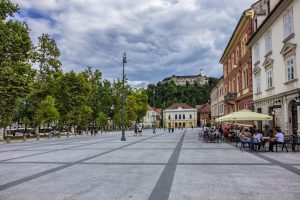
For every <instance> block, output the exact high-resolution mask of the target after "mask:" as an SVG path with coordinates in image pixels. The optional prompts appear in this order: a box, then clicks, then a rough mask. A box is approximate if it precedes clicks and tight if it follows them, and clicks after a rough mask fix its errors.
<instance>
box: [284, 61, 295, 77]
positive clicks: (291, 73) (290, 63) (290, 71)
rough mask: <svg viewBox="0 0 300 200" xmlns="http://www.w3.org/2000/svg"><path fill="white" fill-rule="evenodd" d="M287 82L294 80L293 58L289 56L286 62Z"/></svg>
mask: <svg viewBox="0 0 300 200" xmlns="http://www.w3.org/2000/svg"><path fill="white" fill-rule="evenodd" d="M286 69H287V80H288V81H291V80H294V79H295V57H294V56H291V57H289V58H288V59H287V60H286Z"/></svg>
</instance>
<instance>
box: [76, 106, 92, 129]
mask: <svg viewBox="0 0 300 200" xmlns="http://www.w3.org/2000/svg"><path fill="white" fill-rule="evenodd" d="M92 115H93V111H92V109H91V107H89V106H87V105H82V106H81V107H80V114H79V118H80V120H79V124H78V125H79V126H80V128H83V129H86V130H87V128H88V127H89V124H90V122H91V121H92V118H93V116H92Z"/></svg>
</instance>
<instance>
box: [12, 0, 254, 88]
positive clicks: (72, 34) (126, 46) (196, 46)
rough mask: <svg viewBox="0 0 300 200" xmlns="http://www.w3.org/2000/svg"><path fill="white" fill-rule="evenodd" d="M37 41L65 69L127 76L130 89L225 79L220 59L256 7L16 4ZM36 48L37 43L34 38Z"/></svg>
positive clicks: (188, 0) (87, 1) (203, 0)
mask: <svg viewBox="0 0 300 200" xmlns="http://www.w3.org/2000/svg"><path fill="white" fill-rule="evenodd" d="M13 2H16V3H18V4H19V5H20V7H21V17H22V18H23V19H24V20H25V21H27V22H28V24H29V26H30V29H31V30H32V31H31V35H32V37H33V39H34V38H37V36H38V35H40V34H41V33H44V32H45V33H50V34H52V35H53V36H54V37H55V38H56V40H57V44H58V46H59V48H60V49H61V51H62V63H63V66H64V67H63V69H64V70H66V71H68V70H71V69H73V70H76V71H80V70H83V68H84V67H86V66H88V65H89V66H95V67H97V68H99V69H100V70H101V71H102V72H103V75H104V78H111V79H116V78H117V77H121V73H122V63H121V62H122V55H123V52H124V51H126V52H127V56H128V63H127V64H126V74H127V77H128V78H129V80H130V83H131V84H132V85H136V86H137V87H140V86H141V85H142V84H147V83H149V82H156V81H159V80H162V79H163V78H165V77H167V76H170V75H173V74H178V75H188V74H198V73H199V69H200V68H204V69H206V74H208V75H211V76H220V75H221V74H222V67H221V65H220V64H219V59H220V56H221V54H222V52H223V50H224V48H225V46H226V44H227V42H228V40H229V38H230V36H231V34H232V31H233V30H234V28H235V26H236V23H237V21H238V19H239V17H240V15H241V14H242V12H243V11H244V10H245V9H247V8H249V7H250V5H251V4H252V3H254V0H243V1H240V0H231V1H223V0H151V1H148V0H132V1H124V0H113V1H108V0H47V1H41V0H27V1H26V0H13ZM34 40H35V41H36V39H34Z"/></svg>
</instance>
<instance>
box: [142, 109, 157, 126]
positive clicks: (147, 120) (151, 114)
mask: <svg viewBox="0 0 300 200" xmlns="http://www.w3.org/2000/svg"><path fill="white" fill-rule="evenodd" d="M157 118H158V119H159V114H158V113H157V112H155V111H154V109H153V108H152V107H151V106H149V105H148V110H147V113H146V116H145V117H143V119H142V122H141V124H142V126H143V128H153V126H154V122H155V123H156V127H159V120H157Z"/></svg>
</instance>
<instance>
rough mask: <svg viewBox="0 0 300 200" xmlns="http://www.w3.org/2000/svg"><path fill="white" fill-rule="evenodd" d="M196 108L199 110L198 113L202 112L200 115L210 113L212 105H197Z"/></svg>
mask: <svg viewBox="0 0 300 200" xmlns="http://www.w3.org/2000/svg"><path fill="white" fill-rule="evenodd" d="M196 108H197V110H198V112H200V113H207V112H210V105H209V103H206V104H201V105H196Z"/></svg>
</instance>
